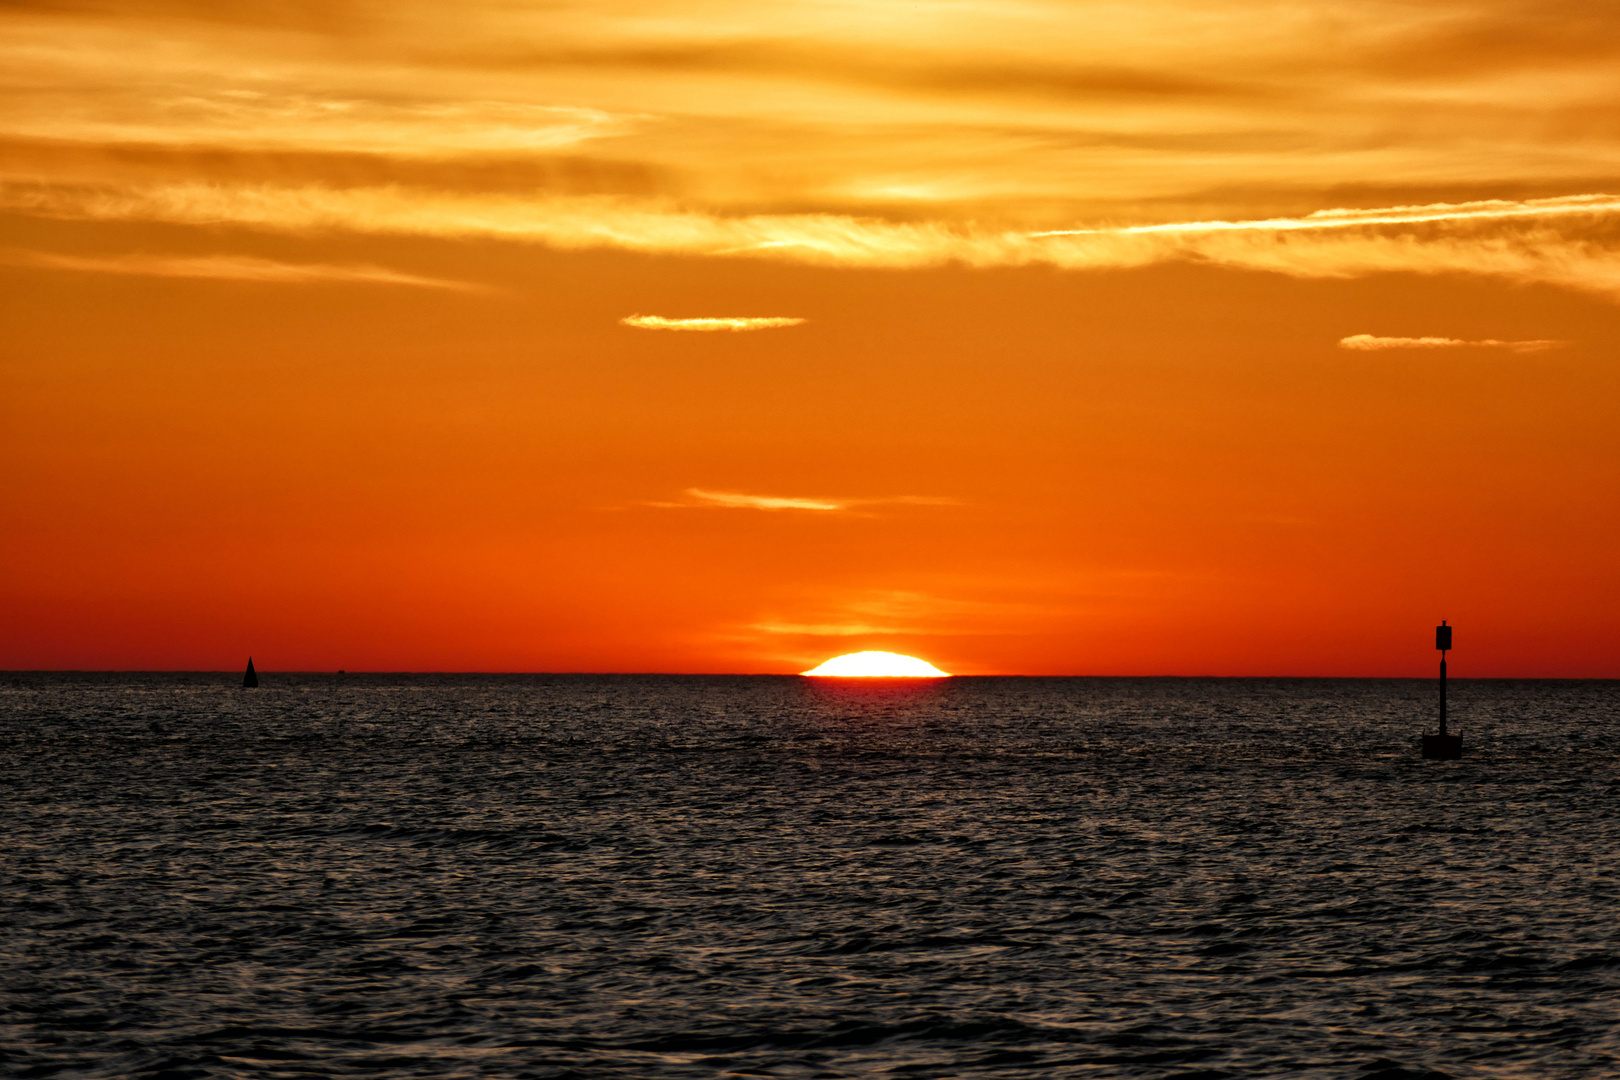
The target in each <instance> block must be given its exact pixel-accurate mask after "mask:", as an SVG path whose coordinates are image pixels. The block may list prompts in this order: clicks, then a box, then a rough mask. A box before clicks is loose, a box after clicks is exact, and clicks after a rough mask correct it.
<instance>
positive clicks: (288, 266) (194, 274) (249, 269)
mask: <svg viewBox="0 0 1620 1080" xmlns="http://www.w3.org/2000/svg"><path fill="white" fill-rule="evenodd" d="M0 263H5V264H9V265H11V266H27V267H35V268H38V269H41V270H68V271H78V272H82V273H91V274H129V275H134V276H139V277H166V278H201V279H208V280H214V281H262V282H268V283H279V284H293V285H300V284H310V283H314V282H349V283H354V284H364V285H401V286H406V287H409V288H416V289H449V290H453V291H457V292H486V291H489V290H488V288H487V286H483V285H477V284H474V283H472V282H467V281H454V280H451V279H448V278H434V277H423V276H421V275H418V274H405V273H401V272H400V271H397V270H389V269H387V268H386V267H381V266H368V265H335V264H331V263H288V262H278V261H275V260H273V259H258V258H253V257H251V256H247V255H193V256H184V255H117V256H110V257H86V256H80V255H58V254H53V253H51V252H44V251H20V250H12V251H3V252H0Z"/></svg>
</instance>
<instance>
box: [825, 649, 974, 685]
mask: <svg viewBox="0 0 1620 1080" xmlns="http://www.w3.org/2000/svg"><path fill="white" fill-rule="evenodd" d="M799 674H801V675H826V676H833V677H835V678H860V679H874V678H876V679H941V678H948V677H949V676H950V672H948V671H941V670H939V668H937V667H935V666H934V665H933V664H930V663H929V662H928V661H926V660H919V659H917V658H916V657H915V656H901V655H900V654H899V653H892V652H857V653H845V654H844V655H843V656H835V657H833V658H832V659H831V660H828V661H827V662H826V663H824V664H822V665H821V666H820V667H818V668H812V669H811V670H809V671H801V672H800V673H799Z"/></svg>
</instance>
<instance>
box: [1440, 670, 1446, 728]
mask: <svg viewBox="0 0 1620 1080" xmlns="http://www.w3.org/2000/svg"><path fill="white" fill-rule="evenodd" d="M1445 733H1446V654H1445V653H1443V652H1442V653H1441V654H1440V734H1442V735H1444V734H1445Z"/></svg>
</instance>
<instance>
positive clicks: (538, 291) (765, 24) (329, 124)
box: [0, 0, 1620, 677]
mask: <svg viewBox="0 0 1620 1080" xmlns="http://www.w3.org/2000/svg"><path fill="white" fill-rule="evenodd" d="M1617 102H1620V12H1611V11H1608V10H1607V9H1606V8H1605V7H1604V6H1603V5H1593V4H1589V3H1580V4H1576V3H1559V2H1556V0H1554V2H1551V3H1548V2H1539V3H1535V4H1530V3H1510V2H1486V0H1480V2H1466V0H1458V2H1446V3H1438V2H1425V0H1412V2H1395V3H1391V2H1380V0H1369V2H1365V3H1358V4H1353V5H1351V4H1344V3H1342V2H1341V3H1323V2H1313V0H1295V2H1290V3H1288V4H1275V3H1258V2H1247V0H1233V2H1229V3H1222V4H1219V5H1212V4H1207V3H1198V4H1194V3H1173V2H1165V0H1146V2H1133V3H1130V4H1120V3H1089V2H1075V0H1065V2H1061V3H1047V2H1039V0H1029V2H1023V0H979V2H975V0H964V2H938V3H926V4H918V3H911V2H908V3H895V2H889V0H861V2H859V3H855V2H816V0H799V2H794V3H771V2H761V0H749V2H747V3H743V2H733V0H683V2H681V3H663V2H636V0H593V2H591V3H572V2H569V0H556V2H546V3H539V2H520V0H465V2H462V3H457V4H444V3H423V2H418V0H390V2H388V3H381V2H377V3H370V2H361V3H350V2H345V0H322V2H319V3H317V2H303V0H279V2H278V0H263V2H257V3H233V2H229V0H224V2H221V0H209V2H203V0H118V2H116V3H115V2H110V0H107V2H102V0H77V2H71V0H70V2H61V3H57V2H51V0H38V2H35V0H4V2H0V614H3V618H0V668H9V669H35V668H69V669H197V670H229V669H232V668H238V667H241V666H242V665H243V664H244V663H245V661H246V658H247V656H248V655H249V654H251V655H252V656H253V657H254V658H255V662H256V664H257V665H258V666H259V667H260V668H261V669H263V670H267V671H275V670H335V669H339V668H343V669H347V670H351V671H358V670H386V671H396V670H449V671H601V672H609V671H621V672H654V671H657V672H736V673H748V672H793V671H801V670H804V669H806V668H808V667H811V666H814V665H815V664H818V663H820V662H821V661H822V660H825V659H826V658H828V657H830V656H835V655H838V654H841V653H849V652H856V651H861V650H866V649H878V650H886V651H892V652H899V653H905V654H909V655H915V656H919V657H922V658H924V659H926V660H928V661H930V662H932V663H934V664H936V665H937V666H939V667H940V668H942V669H944V670H946V671H948V672H952V673H955V674H1076V675H1154V674H1175V675H1407V676H1428V675H1431V674H1432V673H1433V671H1434V667H1435V660H1436V654H1435V653H1434V651H1433V648H1432V646H1433V636H1432V628H1433V626H1434V625H1435V624H1436V623H1438V622H1439V621H1440V620H1441V619H1447V620H1448V621H1449V622H1451V623H1452V624H1454V625H1455V626H1456V627H1457V630H1456V645H1457V648H1456V651H1455V653H1454V654H1453V656H1452V674H1454V675H1459V676H1470V675H1472V676H1570V677H1620V560H1617V559H1616V557H1615V554H1614V553H1615V550H1616V548H1617V540H1616V538H1617V537H1620V369H1617V357H1620V352H1617V348H1620V104H1617Z"/></svg>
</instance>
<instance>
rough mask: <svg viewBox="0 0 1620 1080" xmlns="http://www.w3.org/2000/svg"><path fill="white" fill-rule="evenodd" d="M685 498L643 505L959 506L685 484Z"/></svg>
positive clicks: (947, 501)
mask: <svg viewBox="0 0 1620 1080" xmlns="http://www.w3.org/2000/svg"><path fill="white" fill-rule="evenodd" d="M686 494H687V495H688V496H689V498H690V501H688V502H658V503H648V504H646V505H649V506H656V507H659V508H661V509H666V510H678V509H683V508H690V507H704V506H710V507H715V506H718V507H724V508H728V509H735V510H816V511H832V510H845V511H855V512H859V511H860V510H861V509H862V508H863V507H869V506H960V505H961V504H962V503H961V500H960V499H952V498H946V497H940V496H935V495H886V496H880V497H877V498H864V499H826V498H804V497H799V496H781V495H744V494H741V493H738V492H733V491H707V490H705V489H703V488H687V489H686Z"/></svg>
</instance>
